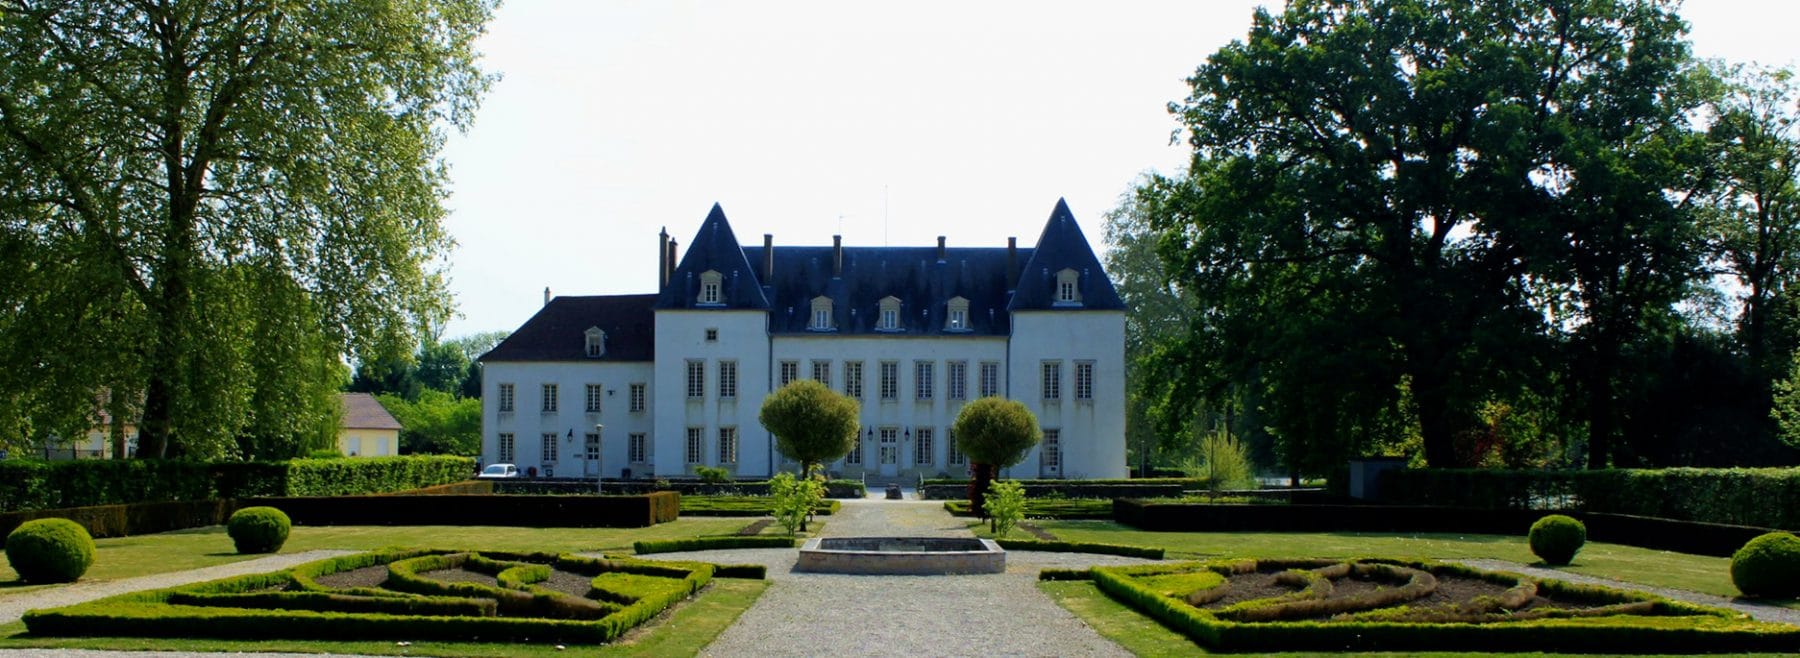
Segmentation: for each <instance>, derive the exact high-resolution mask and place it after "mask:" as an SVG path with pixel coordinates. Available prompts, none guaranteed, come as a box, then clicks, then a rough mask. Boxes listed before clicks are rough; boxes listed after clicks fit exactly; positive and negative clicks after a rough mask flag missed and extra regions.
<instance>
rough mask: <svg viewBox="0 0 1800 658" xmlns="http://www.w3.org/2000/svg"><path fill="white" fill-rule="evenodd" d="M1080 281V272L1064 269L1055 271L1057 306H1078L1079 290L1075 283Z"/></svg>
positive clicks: (1079, 300)
mask: <svg viewBox="0 0 1800 658" xmlns="http://www.w3.org/2000/svg"><path fill="white" fill-rule="evenodd" d="M1080 282H1081V274H1080V273H1078V272H1076V271H1075V270H1070V269H1066V270H1063V271H1061V272H1057V273H1056V304H1057V305H1058V306H1080V305H1081V290H1080V286H1078V285H1076V284H1078V283H1080Z"/></svg>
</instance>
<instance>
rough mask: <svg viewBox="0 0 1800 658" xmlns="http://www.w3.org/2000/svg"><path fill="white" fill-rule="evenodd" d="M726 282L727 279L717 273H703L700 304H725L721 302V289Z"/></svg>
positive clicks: (712, 271) (708, 271)
mask: <svg viewBox="0 0 1800 658" xmlns="http://www.w3.org/2000/svg"><path fill="white" fill-rule="evenodd" d="M724 280H725V277H723V276H720V275H719V273H718V272H717V271H714V270H707V271H705V272H701V273H700V299H699V302H700V303H701V304H723V303H724V302H721V301H719V300H720V299H721V297H720V296H719V288H720V285H721V284H722V283H723V282H724Z"/></svg>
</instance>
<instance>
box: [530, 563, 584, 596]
mask: <svg viewBox="0 0 1800 658" xmlns="http://www.w3.org/2000/svg"><path fill="white" fill-rule="evenodd" d="M593 580H594V579H593V577H592V576H583V575H581V574H578V573H575V572H573V571H563V570H561V569H556V570H552V571H551V572H550V579H549V580H546V581H544V582H541V583H537V586H538V587H542V588H544V589H547V590H552V591H556V592H562V593H564V594H567V595H569V596H573V597H575V598H578V599H585V598H587V593H588V589H589V588H590V585H589V583H591V582H593Z"/></svg>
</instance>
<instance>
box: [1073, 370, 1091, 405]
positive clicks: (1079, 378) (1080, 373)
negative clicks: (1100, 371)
mask: <svg viewBox="0 0 1800 658" xmlns="http://www.w3.org/2000/svg"><path fill="white" fill-rule="evenodd" d="M1075 399H1077V400H1092V399H1094V362H1093V361H1076V362H1075Z"/></svg>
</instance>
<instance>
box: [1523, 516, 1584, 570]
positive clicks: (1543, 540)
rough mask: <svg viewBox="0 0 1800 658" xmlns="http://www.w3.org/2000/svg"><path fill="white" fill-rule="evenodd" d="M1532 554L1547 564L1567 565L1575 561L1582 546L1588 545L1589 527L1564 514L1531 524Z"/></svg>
mask: <svg viewBox="0 0 1800 658" xmlns="http://www.w3.org/2000/svg"><path fill="white" fill-rule="evenodd" d="M1526 537H1527V538H1528V539H1529V540H1530V544H1531V552H1532V554H1534V555H1537V556H1538V557H1539V558H1542V559H1543V560H1544V562H1545V563H1546V564H1552V565H1557V566H1561V565H1565V564H1568V563H1569V561H1570V560H1574V559H1575V554H1576V553H1577V552H1580V551H1581V545H1582V544H1585V543H1587V526H1585V525H1582V524H1581V522H1580V521H1577V520H1575V519H1574V518H1571V517H1569V516H1565V515H1562V514H1551V515H1548V516H1545V517H1544V518H1541V519H1538V520H1537V523H1533V524H1531V532H1530V533H1529V534H1527V535H1526Z"/></svg>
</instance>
